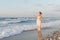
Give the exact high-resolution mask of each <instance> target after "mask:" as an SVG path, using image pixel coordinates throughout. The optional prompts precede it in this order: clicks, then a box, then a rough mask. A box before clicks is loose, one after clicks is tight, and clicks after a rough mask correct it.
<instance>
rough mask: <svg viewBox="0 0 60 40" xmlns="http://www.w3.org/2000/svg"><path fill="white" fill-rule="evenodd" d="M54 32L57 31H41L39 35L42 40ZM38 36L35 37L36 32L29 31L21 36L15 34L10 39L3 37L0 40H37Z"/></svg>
mask: <svg viewBox="0 0 60 40" xmlns="http://www.w3.org/2000/svg"><path fill="white" fill-rule="evenodd" d="M54 31H57V30H56V29H45V28H44V29H42V30H41V33H42V36H43V38H44V37H48V35H49V36H51V35H52V33H54ZM37 38H38V36H37V31H36V30H29V31H24V32H22V34H16V35H13V36H10V37H5V38H3V39H0V40H37Z"/></svg>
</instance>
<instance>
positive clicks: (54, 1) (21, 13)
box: [0, 0, 60, 17]
mask: <svg viewBox="0 0 60 40" xmlns="http://www.w3.org/2000/svg"><path fill="white" fill-rule="evenodd" d="M39 11H41V12H42V13H43V16H47V17H60V0H0V17H25V16H30V17H31V16H34V15H36V14H37V13H38V12H39Z"/></svg>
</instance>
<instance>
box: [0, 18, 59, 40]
mask: <svg viewBox="0 0 60 40" xmlns="http://www.w3.org/2000/svg"><path fill="white" fill-rule="evenodd" d="M44 20H45V23H42V25H41V26H42V29H48V28H53V29H55V30H57V29H60V18H59V17H44ZM34 29H36V18H35V17H0V39H1V38H4V37H9V36H11V35H16V34H22V32H24V31H27V30H34Z"/></svg>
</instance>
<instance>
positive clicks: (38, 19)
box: [36, 12, 42, 40]
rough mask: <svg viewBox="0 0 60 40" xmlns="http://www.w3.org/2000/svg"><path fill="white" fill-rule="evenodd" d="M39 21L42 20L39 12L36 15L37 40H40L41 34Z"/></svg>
mask: <svg viewBox="0 0 60 40" xmlns="http://www.w3.org/2000/svg"><path fill="white" fill-rule="evenodd" d="M41 20H42V13H41V12H39V13H38V15H37V20H36V24H37V33H38V40H42V33H41Z"/></svg>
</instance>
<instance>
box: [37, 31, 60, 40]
mask: <svg viewBox="0 0 60 40" xmlns="http://www.w3.org/2000/svg"><path fill="white" fill-rule="evenodd" d="M37 33H38V40H60V31H54V32H53V33H51V35H48V36H46V37H43V36H42V32H41V31H37Z"/></svg>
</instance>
